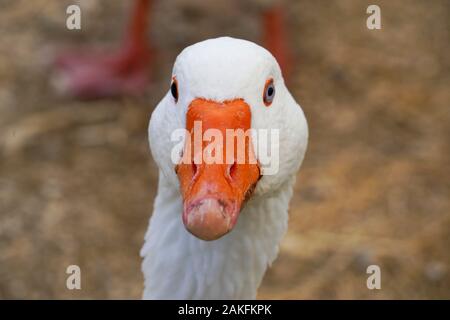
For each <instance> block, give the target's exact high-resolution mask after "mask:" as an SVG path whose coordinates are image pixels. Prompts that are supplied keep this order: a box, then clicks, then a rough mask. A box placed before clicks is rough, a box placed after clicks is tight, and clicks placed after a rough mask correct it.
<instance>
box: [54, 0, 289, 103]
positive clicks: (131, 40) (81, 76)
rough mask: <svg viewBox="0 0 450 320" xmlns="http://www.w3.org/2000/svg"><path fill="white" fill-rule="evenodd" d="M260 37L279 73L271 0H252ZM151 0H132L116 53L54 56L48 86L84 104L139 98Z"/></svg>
mask: <svg viewBox="0 0 450 320" xmlns="http://www.w3.org/2000/svg"><path fill="white" fill-rule="evenodd" d="M256 4H258V5H259V6H260V7H261V9H262V10H261V12H262V14H261V26H262V29H263V32H262V37H263V41H264V43H265V44H266V46H267V48H269V50H270V51H271V52H272V53H273V54H274V55H275V56H276V57H277V59H278V60H279V62H280V64H281V66H282V68H283V69H288V67H289V60H290V56H289V49H288V48H287V44H288V42H287V41H286V38H287V37H286V30H285V23H284V15H283V13H284V10H282V8H281V5H280V4H278V3H277V2H276V1H273V0H272V1H270V0H269V1H268V0H263V1H261V0H258V1H255V5H256ZM154 5H155V1H154V0H134V1H133V5H132V6H131V7H130V19H129V22H128V25H127V26H126V28H125V30H124V36H123V41H122V43H121V44H120V45H119V46H118V48H117V49H116V50H113V51H110V50H108V51H107V52H104V50H103V51H102V50H97V49H94V48H84V49H78V50H70V51H69V52H61V53H58V54H56V56H55V58H54V61H53V67H54V68H53V72H52V77H51V84H52V85H53V87H54V88H55V89H56V91H57V92H58V93H60V94H63V95H68V96H71V97H75V98H80V99H84V100H89V99H98V98H106V97H117V96H122V95H130V96H136V95H142V93H144V92H145V90H146V88H148V86H149V84H150V82H151V81H150V80H151V79H150V78H151V69H152V67H153V65H154V64H155V46H154V43H153V42H152V41H151V39H149V38H148V37H147V33H148V32H147V29H148V27H149V24H150V11H152V8H153V6H154Z"/></svg>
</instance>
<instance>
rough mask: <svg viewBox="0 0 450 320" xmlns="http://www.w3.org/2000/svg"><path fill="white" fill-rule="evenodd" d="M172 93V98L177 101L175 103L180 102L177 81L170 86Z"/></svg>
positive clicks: (174, 80)
mask: <svg viewBox="0 0 450 320" xmlns="http://www.w3.org/2000/svg"><path fill="white" fill-rule="evenodd" d="M170 93H172V97H173V98H174V99H175V102H177V101H178V82H177V79H175V78H174V79H173V80H172V84H171V85H170Z"/></svg>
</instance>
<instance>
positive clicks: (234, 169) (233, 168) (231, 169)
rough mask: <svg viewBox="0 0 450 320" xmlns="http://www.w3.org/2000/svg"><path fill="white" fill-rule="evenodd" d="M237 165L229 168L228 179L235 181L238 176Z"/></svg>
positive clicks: (234, 164)
mask: <svg viewBox="0 0 450 320" xmlns="http://www.w3.org/2000/svg"><path fill="white" fill-rule="evenodd" d="M236 169H237V165H236V162H234V163H233V164H231V165H229V166H228V177H229V178H230V179H231V180H233V179H234V177H235V174H236Z"/></svg>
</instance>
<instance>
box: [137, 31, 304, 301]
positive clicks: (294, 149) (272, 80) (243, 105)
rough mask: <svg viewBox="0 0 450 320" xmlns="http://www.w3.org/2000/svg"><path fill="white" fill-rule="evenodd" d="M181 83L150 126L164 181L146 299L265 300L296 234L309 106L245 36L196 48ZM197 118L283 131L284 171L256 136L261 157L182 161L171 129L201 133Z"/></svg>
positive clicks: (183, 61)
mask: <svg viewBox="0 0 450 320" xmlns="http://www.w3.org/2000/svg"><path fill="white" fill-rule="evenodd" d="M172 79H173V80H172V84H171V90H169V92H168V93H167V94H166V96H165V97H164V98H163V99H162V100H161V102H160V103H159V104H158V106H157V108H156V109H155V111H154V112H153V114H152V117H151V120H150V124H149V132H148V133H149V141H150V148H151V151H152V155H153V158H154V160H155V161H156V163H157V165H158V167H159V183H158V195H157V197H156V199H155V204H154V211H153V215H152V217H151V219H150V225H149V228H148V231H147V234H146V237H145V244H144V246H143V248H142V250H141V256H142V257H143V258H144V260H143V264H142V270H143V273H144V276H145V289H144V298H145V299H255V298H256V292H257V289H258V287H259V285H260V283H261V281H262V278H263V276H264V273H265V271H266V269H267V267H268V266H269V265H270V264H271V263H272V262H273V261H274V259H275V258H276V256H277V253H278V245H279V243H280V241H281V239H282V237H283V235H284V234H285V232H286V230H287V222H288V206H289V200H290V199H291V196H292V187H293V183H294V180H295V176H296V172H297V170H298V168H299V166H300V164H301V162H302V160H303V156H304V154H305V150H306V146H307V140H308V127H307V123H306V119H305V117H304V114H303V111H302V109H301V108H300V106H299V105H298V104H297V103H296V102H295V101H294V99H293V98H292V96H291V94H290V93H289V91H288V90H287V88H286V86H285V84H284V80H283V77H282V75H281V71H280V67H279V65H278V63H277V61H276V60H275V58H274V57H273V56H272V55H271V54H270V53H269V52H268V51H267V50H265V49H264V48H262V47H260V46H258V45H256V44H254V43H252V42H249V41H245V40H239V39H233V38H228V37H223V38H217V39H211V40H206V41H203V42H200V43H197V44H194V45H192V46H190V47H188V48H186V49H185V50H183V52H181V54H180V55H179V56H178V57H177V59H176V61H175V65H174V68H173V78H172ZM194 121H202V125H203V127H202V130H205V129H208V128H216V129H218V130H219V131H220V132H225V130H226V129H237V128H241V129H269V130H271V129H278V130H279V169H278V171H277V173H276V174H272V175H266V174H265V172H264V170H266V169H265V168H262V165H261V164H260V163H261V161H260V160H261V159H262V157H263V156H264V155H263V154H262V152H265V149H264V147H262V148H254V147H253V146H254V145H256V142H255V140H256V139H255V137H254V135H253V134H252V136H251V139H254V140H253V143H252V142H251V141H250V142H248V141H247V142H248V143H247V142H246V144H245V153H246V155H249V156H251V155H255V156H256V159H258V162H257V163H253V164H252V163H250V162H249V161H247V163H244V164H241V163H238V164H233V165H231V164H223V165H221V164H215V163H214V164H206V163H202V164H193V163H192V162H191V163H184V162H183V163H178V164H177V163H176V162H175V163H174V161H172V158H171V156H172V152H173V148H174V146H175V145H176V144H177V143H178V144H179V143H180V142H179V141H178V142H176V141H175V142H173V141H172V139H171V135H172V133H173V132H174V131H175V130H176V129H179V128H186V129H187V130H188V131H191V130H192V129H193V123H194ZM202 132H203V131H202ZM189 139H190V138H188V137H187V135H186V136H185V137H184V140H183V141H182V144H184V143H186V146H189V144H188V141H189ZM251 139H250V140H251ZM208 143H209V142H206V143H205V146H206V145H207V144H208ZM271 143H275V144H276V145H277V146H278V144H277V143H276V142H271ZM185 148H186V149H184V151H185V152H186V151H187V150H188V149H190V148H191V147H185ZM194 152H195V151H194ZM182 156H183V155H182V154H180V155H179V161H181V157H182ZM233 157H236V155H233ZM189 160H191V159H189Z"/></svg>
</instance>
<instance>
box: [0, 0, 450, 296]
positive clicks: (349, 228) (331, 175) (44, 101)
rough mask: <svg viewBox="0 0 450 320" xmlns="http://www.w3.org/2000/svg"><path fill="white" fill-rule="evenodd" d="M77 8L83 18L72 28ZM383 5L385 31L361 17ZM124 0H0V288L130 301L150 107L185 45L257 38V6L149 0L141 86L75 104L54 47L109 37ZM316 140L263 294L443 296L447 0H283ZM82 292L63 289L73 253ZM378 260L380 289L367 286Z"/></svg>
mask: <svg viewBox="0 0 450 320" xmlns="http://www.w3.org/2000/svg"><path fill="white" fill-rule="evenodd" d="M73 3H78V4H81V9H82V30H81V31H69V30H67V29H66V28H65V19H66V14H65V9H66V7H67V5H68V4H73ZM369 4H378V5H379V6H380V7H381V14H382V30H378V31H377V30H375V31H370V30H368V29H367V28H366V18H367V14H366V8H367V6H368V5H369ZM129 5H130V2H129V1H107V0H102V1H100V0H85V1H75V0H74V1H56V0H54V1H47V0H35V1H32V2H31V1H26V0H21V1H19V0H1V1H0V298H140V297H141V292H142V286H143V277H142V274H141V270H140V262H141V259H140V257H139V249H140V247H141V245H142V243H143V236H144V232H145V230H146V227H147V222H148V219H149V217H150V213H151V210H152V204H153V198H154V196H155V187H156V183H157V169H156V167H155V165H154V163H153V162H152V160H151V156H150V153H149V150H148V144H147V133H146V128H147V123H148V118H149V116H150V114H151V112H152V110H153V108H154V106H155V105H156V104H157V102H158V101H159V100H160V98H161V97H162V96H163V94H164V93H165V92H166V90H167V89H168V86H169V82H170V70H171V64H172V62H173V60H174V59H175V57H176V55H177V54H178V52H179V51H180V50H181V49H182V48H184V47H185V46H187V45H189V44H192V43H194V42H197V41H200V40H203V39H205V38H210V37H215V36H219V35H231V36H235V37H241V38H246V39H250V40H253V41H255V42H258V43H260V39H261V28H260V21H259V13H260V11H259V9H258V6H257V5H254V4H252V3H251V2H248V3H242V2H240V1H234V2H230V1H216V2H211V3H210V4H205V1H198V0H196V1H189V0H170V1H158V2H157V3H156V4H155V7H154V9H153V10H152V12H151V15H152V21H151V28H149V38H150V39H152V41H153V44H154V46H155V47H156V48H157V49H158V55H157V57H156V62H155V63H154V66H155V67H154V69H153V70H152V73H153V82H152V85H151V86H150V87H149V88H148V92H147V94H146V95H145V96H144V97H142V98H134V99H132V98H123V99H117V100H99V101H94V102H79V101H75V100H72V99H68V98H62V97H59V96H58V95H56V94H55V92H54V90H52V88H51V87H50V85H49V81H48V80H49V67H48V66H47V65H46V62H48V57H49V56H50V54H51V53H52V52H54V51H55V50H57V48H61V47H64V46H68V45H72V46H80V45H88V44H92V45H104V46H116V45H118V43H119V40H120V38H121V34H122V32H123V26H124V23H125V21H126V20H127V17H128V10H127V9H128V8H129ZM285 8H286V11H287V13H288V18H289V22H288V23H289V31H290V39H291V43H290V45H291V47H292V49H293V52H294V70H293V73H292V78H291V79H290V88H291V92H292V93H293V94H294V96H295V97H296V99H297V101H299V102H300V104H301V105H302V107H303V109H304V111H305V113H306V116H307V119H308V121H309V126H310V144H309V149H308V152H307V154H306V158H305V161H304V164H303V167H302V169H301V170H300V172H299V174H298V181H297V184H296V188H295V194H294V198H293V199H292V202H291V211H290V214H291V218H290V225H289V232H288V234H287V236H286V237H285V239H284V241H283V243H282V244H281V252H280V255H279V258H278V260H277V261H276V263H275V264H274V266H273V267H272V268H271V269H270V270H269V272H268V273H267V274H266V277H265V280H264V282H263V285H262V287H261V289H260V291H259V297H260V298H269V299H271V298H276V299H280V298H289V299H296V298H300V299H311V298H331V299H334V298H338V299H342V298H350V299H353V298H362V299H380V298H387V299H390V298H400V299H405V298H428V299H430V298H431V299H435V298H447V299H448V298H450V252H449V248H450V202H449V195H450V173H449V172H450V170H449V168H450V144H449V140H450V139H449V137H450V113H449V111H450V108H449V107H450V105H449V104H450V90H449V85H450V54H449V52H450V45H449V40H450V2H449V1H446V0H442V1H441V0H433V1H412V0H411V1H360V0H344V1H324V0H322V1H306V0H303V1H285ZM70 264H77V265H79V266H80V267H81V270H82V290H80V291H77V290H74V291H69V290H67V289H66V287H65V281H66V276H67V275H66V274H65V270H66V267H67V266H68V265H70ZM369 264H377V265H379V266H380V267H381V271H382V289H381V290H368V289H367V288H366V279H367V276H368V275H367V274H366V273H365V271H366V267H367V266H368V265H369Z"/></svg>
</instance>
